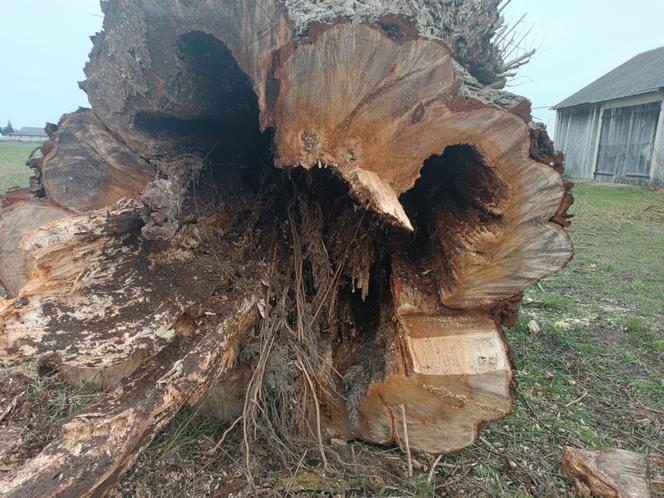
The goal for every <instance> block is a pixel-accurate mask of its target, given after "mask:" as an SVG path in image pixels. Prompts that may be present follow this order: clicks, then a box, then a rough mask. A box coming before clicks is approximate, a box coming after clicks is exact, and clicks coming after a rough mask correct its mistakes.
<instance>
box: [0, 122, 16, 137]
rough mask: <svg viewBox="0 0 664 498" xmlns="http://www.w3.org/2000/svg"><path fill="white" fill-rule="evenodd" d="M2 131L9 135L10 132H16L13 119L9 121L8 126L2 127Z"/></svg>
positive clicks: (0, 130)
mask: <svg viewBox="0 0 664 498" xmlns="http://www.w3.org/2000/svg"><path fill="white" fill-rule="evenodd" d="M0 133H2V134H3V135H9V134H10V133H14V127H13V126H12V122H11V121H7V126H5V127H4V128H0Z"/></svg>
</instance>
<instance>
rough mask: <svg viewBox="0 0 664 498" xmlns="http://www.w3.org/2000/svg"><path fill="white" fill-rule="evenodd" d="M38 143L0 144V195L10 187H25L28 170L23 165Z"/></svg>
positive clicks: (28, 175)
mask: <svg viewBox="0 0 664 498" xmlns="http://www.w3.org/2000/svg"><path fill="white" fill-rule="evenodd" d="M39 145H40V144H38V143H32V142H29V143H14V142H0V193H2V192H4V191H6V190H7V189H9V188H12V187H27V186H28V180H29V178H30V169H29V168H28V167H27V166H26V165H25V161H26V160H27V158H28V156H29V155H30V153H31V152H32V151H33V150H34V149H35V148H36V147H38V146H39Z"/></svg>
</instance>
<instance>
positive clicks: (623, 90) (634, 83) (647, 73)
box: [553, 47, 664, 109]
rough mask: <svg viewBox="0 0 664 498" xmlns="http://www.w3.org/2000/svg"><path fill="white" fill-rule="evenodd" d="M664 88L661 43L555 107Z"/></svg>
mask: <svg viewBox="0 0 664 498" xmlns="http://www.w3.org/2000/svg"><path fill="white" fill-rule="evenodd" d="M663 88H664V47H660V48H656V49H654V50H650V51H648V52H643V53H642V54H639V55H637V56H636V57H634V58H632V59H630V60H629V61H627V62H626V63H625V64H623V65H622V66H620V67H617V68H616V69H614V70H613V71H611V72H610V73H608V74H606V75H604V76H602V77H601V78H600V79H598V80H597V81H595V82H594V83H591V84H590V85H588V86H587V87H585V88H584V89H583V90H580V91H579V92H577V93H575V94H574V95H572V96H571V97H569V98H567V99H565V100H563V101H562V102H561V103H560V104H558V105H556V106H554V107H553V108H554V109H564V108H566V107H573V106H577V105H582V104H594V103H597V102H605V101H607V100H613V99H620V98H623V97H632V96H634V95H641V94H644V93H649V92H653V91H657V90H661V89H663Z"/></svg>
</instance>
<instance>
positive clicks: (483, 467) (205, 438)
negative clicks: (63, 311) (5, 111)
mask: <svg viewBox="0 0 664 498" xmlns="http://www.w3.org/2000/svg"><path fill="white" fill-rule="evenodd" d="M17 147H18V148H17V149H16V150H14V149H12V148H11V147H8V144H0V187H3V188H4V187H6V186H8V185H10V184H18V185H25V184H26V181H27V173H28V171H27V169H25V168H24V167H23V166H21V164H22V162H23V160H24V157H25V156H26V155H27V153H29V151H30V150H31V146H22V145H21V146H17ZM21 175H22V176H21ZM575 196H576V198H577V202H576V204H575V205H574V207H573V209H572V213H573V214H574V215H575V219H574V225H573V227H572V229H571V234H572V237H573V239H574V242H575V246H576V258H575V259H574V261H573V262H572V263H570V265H569V266H568V267H567V268H566V269H565V270H564V271H562V272H561V273H559V274H557V275H555V276H552V277H550V278H549V279H547V280H545V281H543V282H542V283H541V284H539V285H536V286H533V287H532V288H530V289H529V290H528V291H527V292H526V299H525V304H524V307H523V309H522V316H521V318H520V320H519V323H518V324H517V325H516V326H515V327H514V328H513V329H511V330H509V331H507V336H508V338H509V341H510V344H511V346H512V355H513V358H514V361H515V364H516V368H515V377H516V384H515V387H516V391H517V401H516V405H515V408H514V411H513V413H512V414H511V415H510V416H509V417H507V418H506V419H504V420H501V421H499V422H497V423H493V424H489V425H487V426H486V427H485V430H484V432H483V433H482V437H481V438H480V440H479V441H478V443H477V444H476V445H474V446H473V447H471V448H469V449H467V450H466V451H464V452H463V453H462V454H461V455H456V456H445V457H444V458H442V460H440V462H439V465H438V466H437V467H436V468H435V469H434V470H433V473H432V474H431V475H432V477H433V479H432V480H431V482H429V479H428V474H429V471H430V470H431V464H432V462H433V461H434V458H433V457H428V456H416V465H415V467H416V469H418V475H417V476H416V477H415V478H412V479H406V478H404V477H403V474H399V473H400V472H401V471H403V469H404V468H405V463H404V462H403V459H402V457H401V456H399V454H398V453H397V452H395V451H394V450H382V449H377V448H373V447H367V446H364V445H361V444H359V443H353V444H352V446H353V459H355V458H356V457H357V458H359V459H361V457H362V455H365V456H368V457H369V460H370V461H371V459H373V461H375V462H378V461H389V462H392V463H390V465H392V467H394V470H393V471H392V473H391V476H390V477H386V476H385V475H384V474H380V473H378V472H371V471H370V470H367V469H366V468H365V467H359V468H357V469H356V470H355V471H349V475H348V476H344V478H343V479H340V478H339V476H334V477H333V476H330V477H322V476H321V475H320V473H319V472H318V471H317V470H316V469H314V470H313V471H305V469H304V468H302V469H292V473H291V474H288V475H285V476H279V475H274V476H265V480H264V481H265V482H264V483H263V484H265V485H266V486H273V487H274V486H278V485H279V483H280V482H283V480H284V479H286V481H288V488H290V489H291V490H299V491H303V492H307V493H309V494H306V496H310V495H311V494H315V493H322V492H325V491H334V492H335V493H339V494H343V493H345V494H346V495H353V494H355V495H359V496H362V495H383V496H395V495H406V496H422V497H424V496H457V495H459V494H460V493H463V494H464V495H467V496H468V495H469V496H505V497H508V496H509V497H525V496H560V495H569V496H573V495H574V491H573V488H572V484H573V483H570V482H568V481H566V480H564V479H563V478H562V477H561V476H560V475H559V472H558V469H559V464H560V456H561V452H562V448H563V447H564V446H567V445H569V446H577V447H584V448H588V447H593V448H602V447H620V448H625V449H631V450H635V451H639V452H642V453H662V451H664V193H663V192H662V191H661V190H660V191H654V190H647V189H644V188H636V187H620V186H611V185H595V184H580V185H578V186H577V187H576V189H575ZM533 322H535V323H536V324H537V326H534V323H533ZM0 384H1V382H0ZM30 392H31V393H33V394H31V396H34V399H35V403H38V405H39V406H41V407H43V406H49V403H48V400H49V399H51V398H52V399H51V401H52V403H51V404H52V405H54V406H55V408H54V409H53V410H51V411H50V412H49V411H48V410H46V413H44V410H43V409H40V410H36V411H37V412H38V413H36V414H35V415H34V417H36V418H35V419H34V420H32V422H33V423H34V424H38V425H39V424H41V425H42V426H43V425H48V424H53V426H55V425H56V424H59V423H60V422H61V420H62V419H63V418H66V417H68V416H71V414H72V413H76V412H77V411H78V410H79V408H80V405H81V404H87V403H89V402H93V401H94V398H87V397H85V395H84V394H82V393H79V392H75V391H73V390H71V389H64V390H63V389H57V390H54V391H53V392H57V396H56V394H53V395H49V390H48V388H47V387H45V386H44V384H43V381H41V380H35V381H34V386H33V389H31V390H30ZM63 392H64V394H63ZM45 399H46V401H44V400H45ZM72 406H73V407H74V410H72ZM194 415H195V410H194V409H191V408H189V409H187V410H185V411H183V412H182V413H181V414H180V415H179V416H178V418H177V419H176V420H175V421H173V422H172V423H171V424H170V425H169V426H168V427H167V428H166V430H164V431H163V432H162V433H161V434H160V435H159V437H158V438H157V439H156V440H155V441H154V442H153V444H152V445H151V447H150V448H149V449H148V450H147V451H146V452H145V453H144V454H143V455H142V456H141V457H140V458H139V460H138V462H137V466H136V468H135V470H134V471H132V472H131V473H130V474H129V475H128V476H127V477H126V478H125V479H124V481H123V482H122V483H121V484H120V485H119V486H118V487H117V488H116V490H115V491H114V494H113V496H122V495H123V493H125V495H126V496H130V495H131V496H208V495H210V494H213V491H214V490H215V489H218V488H219V487H220V486H222V487H223V486H226V485H228V483H229V482H231V483H235V482H239V481H241V479H242V477H241V466H240V465H239V464H238V462H237V460H238V458H239V455H238V452H237V449H238V448H237V446H238V445H239V437H240V435H239V434H238V433H237V431H235V432H234V433H231V434H229V437H228V440H227V443H226V444H224V445H223V446H222V448H221V449H220V450H219V452H217V453H216V454H214V455H213V456H210V455H209V454H208V450H209V449H210V448H212V447H213V446H214V442H215V441H217V440H219V438H220V437H221V435H222V434H223V433H224V431H225V429H226V428H227V427H228V424H227V423H226V422H224V421H214V420H206V419H202V418H200V417H196V416H194ZM28 416H32V415H28ZM265 458H270V456H269V455H265ZM2 463H3V462H1V461H0V464H2ZM351 468H352V466H351ZM316 474H318V475H316ZM399 475H401V477H399ZM395 476H396V477H395ZM240 487H241V485H240ZM219 496H223V495H221V494H220V495H219Z"/></svg>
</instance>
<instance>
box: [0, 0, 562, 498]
mask: <svg viewBox="0 0 664 498" xmlns="http://www.w3.org/2000/svg"><path fill="white" fill-rule="evenodd" d="M402 4H403V5H402ZM402 4H399V3H397V2H395V5H392V4H391V3H390V2H386V5H383V6H382V7H379V6H375V7H371V6H369V7H366V9H368V10H367V11H361V12H357V13H356V14H357V15H351V14H350V13H348V12H345V11H344V12H341V13H337V14H341V15H342V17H338V18H335V19H332V18H331V17H330V16H331V12H336V10H335V9H334V8H332V7H330V9H331V10H330V9H328V8H327V7H326V6H327V4H321V5H319V6H318V7H317V8H316V9H313V10H312V9H310V8H308V7H311V6H310V5H308V3H307V2H298V1H288V2H285V3H284V2H281V1H278V0H242V1H241V0H227V1H225V2H201V1H197V0H194V1H187V2H180V1H175V0H173V1H170V0H169V1H163V0H161V1H156V0H140V1H128V0H112V1H109V2H104V3H103V6H104V9H105V15H106V17H105V21H104V31H103V32H102V33H99V34H98V35H96V36H95V37H94V48H93V51H92V53H91V58H90V62H89V63H88V65H87V66H86V75H87V80H86V82H84V83H83V84H82V87H83V88H84V89H85V91H86V92H87V93H88V96H89V99H90V102H91V105H92V108H91V109H88V110H79V111H77V112H75V113H73V114H69V115H67V116H65V117H64V118H63V119H62V120H61V122H60V123H59V125H58V126H57V127H51V128H50V129H49V132H50V137H51V140H50V141H49V142H48V143H47V144H45V146H44V157H43V158H41V159H38V160H33V161H32V166H33V168H34V169H35V178H34V179H33V187H32V191H33V193H34V195H32V196H28V197H27V198H25V199H24V198H21V199H19V200H17V199H10V198H9V197H7V198H6V199H5V201H4V204H3V207H2V211H0V234H2V247H0V250H2V254H3V255H6V258H3V262H2V264H1V265H0V282H1V283H2V284H3V285H5V287H7V289H8V290H9V291H10V299H8V300H6V301H4V302H0V361H2V362H4V363H7V364H18V363H21V362H25V361H38V362H41V364H43V365H45V366H48V367H49V368H51V369H56V370H59V371H61V372H63V373H64V374H65V375H67V376H68V377H69V378H70V379H71V380H72V381H77V380H78V381H80V380H81V379H84V380H86V379H87V380H90V379H93V378H95V379H97V380H99V381H100V384H102V385H104V386H106V387H109V386H113V387H117V386H118V385H119V386H121V388H120V389H115V390H114V391H113V393H112V394H110V395H109V396H108V397H107V399H105V400H104V401H103V402H102V403H101V405H100V406H96V407H94V408H92V409H91V410H90V411H89V412H84V413H83V414H81V415H80V416H78V417H76V418H75V419H73V420H72V421H71V422H68V423H67V425H66V426H65V427H64V428H63V431H62V434H61V435H60V436H59V437H58V438H56V439H55V440H54V441H53V442H52V443H51V444H49V446H47V448H46V449H45V450H44V452H43V453H42V454H41V455H39V456H38V457H37V458H35V459H33V460H31V461H28V462H26V463H25V464H24V465H23V466H22V467H21V468H20V469H19V470H18V471H17V472H16V473H14V474H13V475H10V476H9V477H3V478H2V479H3V480H0V489H5V490H7V491H0V494H2V493H4V495H6V496H20V493H25V492H37V490H39V492H40V493H42V492H45V494H46V495H48V496H70V495H71V496H74V495H76V496H79V495H98V494H103V493H104V492H105V490H107V489H108V488H109V487H110V486H111V485H112V484H113V483H114V482H115V481H116V480H117V479H118V476H119V475H121V473H122V472H123V471H124V470H125V469H126V468H128V467H129V466H130V465H131V463H132V462H133V459H134V458H135V456H136V454H137V453H138V452H140V451H141V450H142V449H143V448H144V447H145V446H146V445H147V444H149V442H150V441H151V439H152V438H153V437H154V435H155V434H156V433H157V432H158V431H159V429H160V428H161V427H163V426H164V425H165V424H166V423H167V422H168V421H169V420H170V418H171V417H172V416H173V415H174V414H175V413H177V410H178V409H179V408H180V407H182V406H183V405H185V404H187V403H194V402H196V401H198V400H199V399H200V398H201V397H203V396H204V395H205V393H206V392H210V389H212V392H216V393H217V394H218V393H222V394H220V395H219V396H217V397H216V398H217V399H219V401H218V405H219V412H223V414H224V415H228V414H229V413H234V414H237V412H239V411H240V410H241V409H243V408H244V409H245V411H244V416H245V417H247V412H246V403H245V404H244V406H243V403H242V402H241V400H242V399H243V398H245V397H247V396H250V395H251V392H252V389H254V388H255V387H256V385H257V380H256V379H257V378H258V377H257V374H256V372H259V373H260V374H261V375H262V376H263V377H261V379H262V381H263V382H264V383H266V386H267V387H265V386H263V387H261V386H262V384H261V386H259V388H261V389H273V390H276V391H279V390H282V391H283V392H294V391H297V390H298V389H295V388H294V386H300V387H301V389H300V390H304V391H306V392H309V391H307V390H310V392H309V394H310V398H307V399H309V400H312V399H313V400H315V402H314V403H313V404H314V405H315V406H314V407H313V409H312V408H311V407H309V408H308V409H306V410H303V411H302V414H304V416H303V418H304V419H306V420H307V423H306V424H303V425H304V426H306V427H309V429H311V427H317V428H318V431H317V434H318V437H320V438H321V439H325V438H342V439H348V440H350V439H354V438H357V439H361V440H364V441H367V442H371V443H378V444H394V443H397V444H401V443H402V442H403V441H404V440H405V439H408V442H409V446H410V448H411V449H412V450H415V451H424V452H432V453H434V452H435V453H441V452H457V451H460V450H462V449H463V448H465V447H466V446H468V445H470V444H472V443H473V442H474V441H475V439H476V438H477V437H478V433H479V430H480V428H481V426H482V425H483V424H484V423H486V422H489V421H492V420H496V419H499V418H501V417H503V416H504V415H506V414H507V413H508V412H509V411H510V409H511V406H512V401H513V399H512V391H511V384H512V370H511V361H510V358H509V353H508V346H507V344H506V342H505V338H504V336H503V333H502V327H503V326H505V325H511V324H513V323H514V321H515V320H516V316H517V313H518V307H519V303H520V301H521V299H522V296H523V294H522V292H523V290H524V289H525V288H526V287H528V286H529V285H531V284H533V283H534V282H536V281H538V280H539V279H541V278H544V277H546V276H547V275H550V274H552V273H554V272H556V271H558V270H560V269H561V268H563V267H564V266H565V265H566V264H567V262H568V261H569V260H570V259H571V257H572V254H573V250H572V244H571V241H570V238H569V237H568V235H567V233H566V231H565V227H566V226H567V225H568V224H569V220H568V216H567V215H566V211H567V209H568V208H569V206H570V205H571V202H572V198H571V195H570V192H569V190H570V188H571V185H569V184H566V183H565V182H564V180H563V178H562V176H561V168H560V167H558V166H559V163H560V162H561V161H562V158H561V157H560V156H558V155H556V154H555V152H554V150H553V146H552V144H551V142H550V141H549V140H548V138H547V137H546V133H545V132H543V131H542V130H541V129H539V128H537V127H532V126H531V123H530V113H529V103H528V102H527V101H525V100H524V99H520V98H518V97H516V96H513V95H510V94H507V93H506V92H502V91H499V90H494V89H492V88H491V85H488V86H487V85H486V84H485V83H487V82H488V83H491V82H492V81H495V80H500V74H498V73H497V72H496V69H495V68H496V67H497V66H498V64H497V63H496V60H495V58H496V57H497V55H496V53H495V52H494V51H493V48H492V47H493V46H492V45H491V44H490V42H487V39H489V40H490V38H491V37H490V36H489V38H487V33H489V34H490V33H491V30H492V29H494V30H495V27H496V26H497V23H498V20H499V15H498V11H497V8H498V2H487V4H486V6H485V7H483V8H485V9H486V11H482V12H475V11H472V8H471V7H468V8H470V9H471V11H465V10H463V8H461V7H455V8H457V9H459V8H461V10H457V11H454V12H452V11H450V12H448V11H446V10H445V9H451V10H453V9H454V8H453V7H445V6H441V5H438V4H437V2H429V1H419V2H418V1H415V0H413V1H412V2H403V3H402ZM494 4H495V5H494ZM320 9H322V10H320ZM372 9H373V10H372ZM400 9H401V10H400ZM404 9H405V10H404ZM417 13H419V14H421V15H415V14H417ZM432 16H434V17H432ZM435 16H439V17H435ZM464 16H465V17H464ZM468 16H470V17H468ZM434 18H435V19H438V18H440V19H442V21H441V22H443V21H444V23H447V24H445V26H446V27H447V28H448V31H449V33H454V29H455V26H456V27H457V28H458V27H459V26H462V25H463V26H467V25H468V23H467V22H466V23H465V24H464V22H462V21H464V20H467V19H469V18H472V19H473V20H474V22H476V23H478V24H477V28H476V34H477V38H476V39H475V38H472V37H471V38H469V40H471V43H469V44H467V45H464V48H463V49H462V48H460V46H457V45H454V44H453V43H452V40H455V39H457V38H455V37H454V36H452V35H450V34H448V35H443V34H442V33H438V32H436V31H435V30H434V31H432V29H433V28H432V26H434V25H435V23H433V22H432V21H431V19H434ZM320 21H324V22H320ZM455 22H458V23H459V24H458V25H455V24H454V23H455ZM458 29H461V28H458ZM464 29H465V28H464ZM424 34H426V36H424ZM469 47H470V48H469ZM481 47H484V49H481ZM471 48H473V50H475V52H473V50H471ZM473 53H477V54H480V53H481V54H482V55H481V57H480V56H479V55H477V56H476V57H477V59H476V61H475V62H477V64H472V63H471V62H472V57H473V55H472V54H473ZM471 73H473V74H471ZM494 86H495V85H494ZM554 165H555V166H556V167H554ZM24 197H25V196H24ZM26 213H28V214H27V215H26ZM30 213H32V214H30ZM25 216H28V217H30V218H31V219H30V222H29V223H24V222H21V221H20V220H21V219H24V218H25ZM17 220H18V221H17ZM6 234H9V235H6ZM263 346H265V348H263ZM279 354H281V355H282V360H284V365H291V367H292V368H291V367H288V368H286V367H284V368H281V369H280V368H279V367H278V365H277V364H278V363H279V362H278V361H277V360H275V355H277V356H278V355H279ZM303 354H304V356H302V355H303ZM307 358H308V359H307ZM293 365H294V366H293ZM289 368H290V370H289ZM261 379H259V380H261ZM265 379H272V381H270V382H268V381H266V380H265ZM275 379H276V380H275ZM259 384H260V383H259ZM268 384H269V385H268ZM209 399H215V396H211V397H210V398H209ZM238 400H239V401H238ZM207 405H208V408H210V402H209V400H208V403H207ZM211 409H212V410H213V411H214V406H212V408H211ZM404 413H405V421H404V420H403V414H404ZM311 420H313V422H311ZM309 422H311V423H309ZM404 427H405V429H404ZM305 429H306V428H305ZM298 430H303V429H302V427H300V428H299V429H298ZM307 430H308V429H306V430H304V432H306V431H307ZM314 432H316V431H314ZM102 455H103V457H102ZM82 472H87V474H86V479H84V480H81V479H80V477H81V475H82ZM55 476H57V479H55V480H54V477H55ZM44 490H46V491H44ZM42 494H43V493H42ZM4 495H3V496H4Z"/></svg>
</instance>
